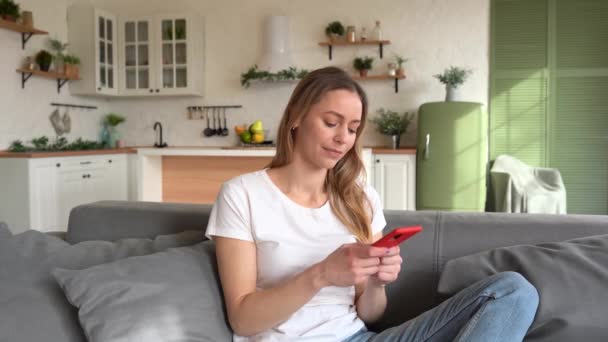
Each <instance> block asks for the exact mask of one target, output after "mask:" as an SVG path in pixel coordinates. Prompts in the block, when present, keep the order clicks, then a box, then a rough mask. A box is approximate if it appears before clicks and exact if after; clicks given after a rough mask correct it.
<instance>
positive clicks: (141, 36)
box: [68, 5, 204, 96]
mask: <svg viewBox="0 0 608 342" xmlns="http://www.w3.org/2000/svg"><path fill="white" fill-rule="evenodd" d="M90 13H94V15H91V14H90ZM87 14H88V15H87ZM93 16H94V18H93ZM110 19H111V20H110ZM104 20H105V24H104V25H102V22H104ZM93 21H94V22H95V24H93ZM117 23H118V25H116V24H117ZM92 26H93V28H91V27H92ZM203 26H204V24H203V20H202V18H199V17H196V16H192V15H154V14H150V15H147V14H144V15H141V16H115V15H113V14H111V13H108V12H105V11H102V10H100V9H95V8H93V7H92V6H90V5H74V6H72V7H70V8H69V11H68V30H69V32H68V33H69V42H70V46H71V47H72V46H74V49H75V50H74V49H72V51H73V52H74V53H76V54H78V55H80V56H82V64H83V66H84V65H90V66H91V68H92V69H94V70H95V71H96V74H95V76H98V78H97V79H96V80H95V82H92V81H91V80H88V81H87V80H85V77H84V76H83V77H82V78H83V80H84V81H85V82H82V84H81V85H74V86H73V87H72V86H71V87H70V89H71V90H73V91H72V93H75V94H88V95H113V96H164V95H193V96H201V95H202V88H203V74H204V72H203V66H204V62H203V45H204V44H203V36H204V34H203V29H204V28H203ZM83 27H85V28H86V29H84V30H83V29H82V28H83ZM108 27H112V28H113V30H112V31H111V32H109V31H108ZM102 28H105V30H106V31H103V30H102ZM93 31H94V32H93ZM104 32H105V33H104ZM110 34H111V39H110ZM91 37H93V38H94V39H93V40H95V41H96V43H95V47H96V48H97V49H98V50H99V51H100V54H99V55H95V56H93V55H92V54H91V52H88V51H90V49H91V46H90V45H91V44H92V43H90V41H91ZM110 52H111V54H110ZM104 53H105V54H104ZM110 57H111V63H110V59H109V58H110ZM109 70H112V73H111V74H110V73H109ZM87 75H88V76H93V74H91V73H88V74H87ZM86 78H88V77H86ZM110 82H111V83H110ZM93 85H95V86H96V87H93ZM110 86H111V87H112V88H111V89H112V91H109V89H110ZM104 89H105V91H104Z"/></svg>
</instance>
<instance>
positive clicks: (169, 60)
mask: <svg viewBox="0 0 608 342" xmlns="http://www.w3.org/2000/svg"><path fill="white" fill-rule="evenodd" d="M198 24H199V23H197V22H195V20H194V19H193V18H191V17H188V16H160V17H158V20H157V24H156V25H155V30H156V33H155V34H154V37H156V43H157V44H156V48H155V52H156V53H157V58H156V61H157V63H158V64H157V66H156V70H157V74H156V89H155V93H158V94H160V95H186V94H195V95H200V94H197V92H198V89H197V88H198V85H197V79H198V77H199V75H196V73H202V70H200V69H201V68H198V67H197V66H199V65H202V63H200V61H197V60H195V56H197V57H196V59H202V57H201V56H200V53H199V49H200V45H199V44H198V43H199V40H200V37H201V34H202V32H198V30H197V29H196V27H198Z"/></svg>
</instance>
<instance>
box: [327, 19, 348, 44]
mask: <svg viewBox="0 0 608 342" xmlns="http://www.w3.org/2000/svg"><path fill="white" fill-rule="evenodd" d="M325 35H326V36H327V37H328V38H329V40H330V41H332V42H335V41H338V40H340V38H341V37H343V36H344V26H343V25H342V23H341V22H339V21H332V22H331V23H329V24H328V25H327V27H325Z"/></svg>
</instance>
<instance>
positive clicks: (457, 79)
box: [433, 66, 473, 101]
mask: <svg viewBox="0 0 608 342" xmlns="http://www.w3.org/2000/svg"><path fill="white" fill-rule="evenodd" d="M471 73H473V71H472V70H469V69H465V68H460V67H456V66H451V67H449V68H447V69H445V70H444V71H443V73H441V74H437V75H433V77H435V78H437V79H438V80H439V82H441V83H443V84H445V90H446V93H445V100H446V101H456V100H457V95H456V89H457V88H458V87H460V86H461V85H462V84H463V83H464V82H465V81H466V80H467V78H468V77H469V76H470V75H471Z"/></svg>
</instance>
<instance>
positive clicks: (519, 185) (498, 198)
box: [490, 155, 566, 214]
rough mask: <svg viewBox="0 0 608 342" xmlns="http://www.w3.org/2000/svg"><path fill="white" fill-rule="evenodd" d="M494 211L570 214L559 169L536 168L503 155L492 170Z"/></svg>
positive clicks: (491, 188) (491, 194) (491, 207)
mask: <svg viewBox="0 0 608 342" xmlns="http://www.w3.org/2000/svg"><path fill="white" fill-rule="evenodd" d="M490 209H491V210H493V211H498V212H507V213H547V214H566V188H565V186H564V182H563V181H562V177H561V174H560V173H559V170H557V169H552V168H542V167H534V166H530V165H527V164H525V163H523V162H522V161H520V160H518V159H517V158H514V157H512V156H508V155H500V156H498V157H497V158H496V160H495V161H494V165H492V169H491V170H490Z"/></svg>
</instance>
